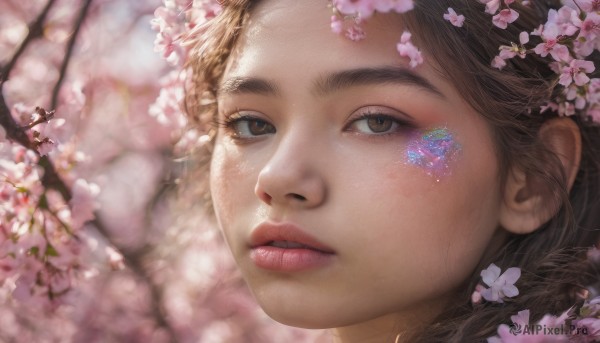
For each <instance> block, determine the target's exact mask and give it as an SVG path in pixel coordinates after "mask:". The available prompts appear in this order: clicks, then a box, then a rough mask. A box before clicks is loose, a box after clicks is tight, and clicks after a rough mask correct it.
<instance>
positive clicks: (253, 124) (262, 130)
mask: <svg viewBox="0 0 600 343" xmlns="http://www.w3.org/2000/svg"><path fill="white" fill-rule="evenodd" d="M246 125H247V126H248V132H249V133H250V134H252V135H254V136H260V135H266V134H269V133H275V128H274V127H273V126H272V125H271V124H269V123H266V122H264V121H262V120H249V121H247V122H246Z"/></svg>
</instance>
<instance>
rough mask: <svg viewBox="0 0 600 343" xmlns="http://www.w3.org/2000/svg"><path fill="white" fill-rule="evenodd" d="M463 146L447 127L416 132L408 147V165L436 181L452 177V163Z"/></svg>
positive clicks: (406, 156)
mask: <svg viewBox="0 0 600 343" xmlns="http://www.w3.org/2000/svg"><path fill="white" fill-rule="evenodd" d="M461 151H462V146H461V145H460V144H459V143H458V142H456V140H455V137H454V135H453V134H452V132H450V130H448V129H447V128H445V127H438V128H433V129H429V130H425V131H422V130H419V131H415V132H414V133H413V134H412V137H411V138H410V141H409V143H408V145H407V147H406V155H405V158H406V161H405V162H406V163H407V164H409V165H414V166H418V167H421V168H422V169H423V170H425V172H426V173H427V174H428V175H430V176H432V177H434V178H435V179H436V181H438V182H439V181H440V179H441V178H442V177H444V176H447V175H450V171H451V168H450V167H451V166H450V165H451V162H453V161H455V160H456V159H457V158H458V156H459V155H460V152H461Z"/></svg>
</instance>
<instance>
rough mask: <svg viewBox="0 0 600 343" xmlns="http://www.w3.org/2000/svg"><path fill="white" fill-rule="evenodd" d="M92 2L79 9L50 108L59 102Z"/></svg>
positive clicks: (90, 0) (88, 0)
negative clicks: (61, 89)
mask: <svg viewBox="0 0 600 343" xmlns="http://www.w3.org/2000/svg"><path fill="white" fill-rule="evenodd" d="M91 4H92V0H86V1H85V3H84V4H83V6H82V7H81V10H80V11H79V15H78V16H77V20H76V21H75V26H74V28H73V33H72V34H71V38H70V39H69V42H68V43H67V48H66V50H65V58H64V59H63V62H62V64H61V66H60V71H59V74H58V80H57V81H56V84H55V85H54V89H53V90H52V100H51V102H50V108H52V109H55V108H56V105H57V103H58V92H59V91H60V87H61V86H62V83H63V81H64V79H65V76H66V74H67V69H68V68H69V62H70V61H71V56H72V55H73V50H74V48H75V42H76V41H77V37H78V36H79V31H80V30H81V26H82V24H83V22H84V20H85V18H86V17H87V14H88V12H89V9H90V5H91Z"/></svg>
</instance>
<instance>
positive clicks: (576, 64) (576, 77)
mask: <svg viewBox="0 0 600 343" xmlns="http://www.w3.org/2000/svg"><path fill="white" fill-rule="evenodd" d="M595 69H596V68H595V67H594V63H593V62H592V61H585V60H576V59H574V60H571V62H569V64H568V65H564V66H563V67H562V68H561V74H560V78H559V79H558V82H559V83H560V84H561V85H563V86H565V87H568V86H569V85H570V84H571V82H574V83H575V84H576V85H577V86H583V85H585V84H587V83H588V82H589V81H590V78H589V77H588V76H587V74H589V73H591V72H593V71H594V70H595Z"/></svg>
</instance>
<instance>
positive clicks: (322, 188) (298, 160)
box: [254, 135, 327, 209]
mask: <svg viewBox="0 0 600 343" xmlns="http://www.w3.org/2000/svg"><path fill="white" fill-rule="evenodd" d="M306 138H309V137H305V138H302V137H298V135H297V136H296V137H292V136H289V137H285V138H284V139H282V140H281V141H280V142H279V145H278V146H277V147H276V148H275V150H274V152H273V154H272V155H271V156H270V158H269V159H268V160H267V163H266V164H265V165H264V166H263V168H262V169H261V171H260V173H259V174H258V179H257V182H256V186H255V189H254V192H255V193H256V195H257V196H258V198H259V199H261V200H262V201H263V202H264V203H266V204H267V205H269V206H272V207H275V206H279V207H284V208H296V209H300V208H304V209H307V208H314V207H318V206H319V205H321V204H322V203H323V202H324V201H325V198H326V196H327V189H326V183H325V178H324V175H323V173H322V169H321V168H323V166H321V165H320V163H319V159H318V154H319V152H317V151H316V149H315V147H314V145H313V144H312V143H311V142H310V140H309V139H306Z"/></svg>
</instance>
